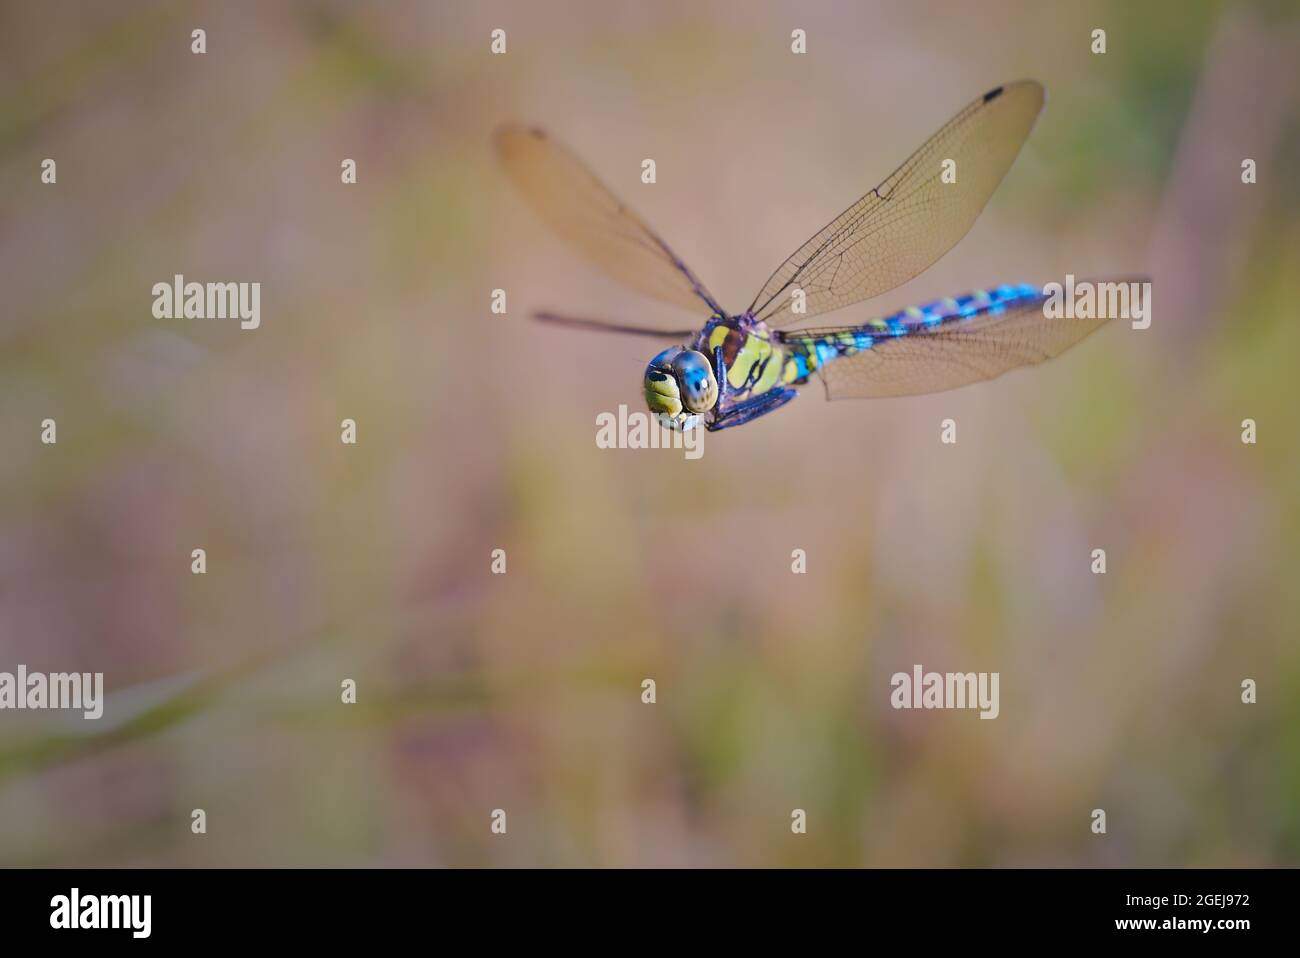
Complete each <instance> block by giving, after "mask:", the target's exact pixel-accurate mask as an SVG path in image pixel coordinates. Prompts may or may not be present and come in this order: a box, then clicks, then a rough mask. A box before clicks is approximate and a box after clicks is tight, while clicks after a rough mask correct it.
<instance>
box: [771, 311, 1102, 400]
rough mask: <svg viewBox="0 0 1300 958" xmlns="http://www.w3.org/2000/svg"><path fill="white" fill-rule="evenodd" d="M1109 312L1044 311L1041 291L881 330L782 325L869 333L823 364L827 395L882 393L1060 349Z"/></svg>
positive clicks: (989, 375)
mask: <svg viewBox="0 0 1300 958" xmlns="http://www.w3.org/2000/svg"><path fill="white" fill-rule="evenodd" d="M1105 323H1106V319H1064V318H1061V319H1049V318H1047V317H1046V316H1044V315H1043V297H1042V295H1041V294H1039V295H1038V296H1037V297H1035V298H1032V299H1022V300H1021V301H1020V302H1018V303H1016V304H1015V305H1005V306H1000V307H999V306H994V307H992V308H991V309H984V310H980V311H977V312H976V313H975V314H974V315H971V316H962V315H955V316H951V317H948V318H945V319H943V320H942V321H941V322H938V323H935V324H933V325H930V324H928V323H926V322H918V323H914V324H909V325H907V326H906V327H903V328H902V331H898V327H895V329H894V330H891V331H889V332H882V331H880V330H879V329H878V328H876V327H875V326H874V325H873V324H866V325H864V326H843V327H833V328H827V329H815V330H800V331H799V332H798V333H797V334H793V333H786V334H784V336H783V339H784V340H785V341H786V342H791V343H800V342H811V343H815V342H817V340H818V338H823V339H824V338H827V337H834V336H842V335H846V334H847V335H850V336H852V335H855V334H861V333H862V332H864V331H865V332H866V333H869V334H871V335H872V338H873V340H874V345H872V346H871V347H870V348H869V349H864V350H862V351H861V352H855V353H853V354H851V355H847V356H842V357H839V358H834V359H831V360H830V361H829V362H827V363H826V364H825V365H823V366H822V367H821V369H820V375H821V377H822V379H823V381H824V382H825V384H826V398H827V399H854V398H883V397H886V396H914V395H918V394H921V393H932V392H942V391H943V390H946V389H956V388H957V387H958V386H966V385H969V384H970V383H975V382H980V381H981V380H985V379H993V378H994V377H995V376H1001V375H1002V374H1003V373H1005V372H1008V371H1009V370H1012V369H1016V368H1017V367H1020V366H1030V365H1033V364H1035V363H1041V362H1043V361H1044V360H1047V359H1051V358H1052V357H1053V356H1057V355H1060V354H1061V353H1062V352H1064V351H1065V350H1066V349H1068V348H1070V347H1071V346H1073V345H1074V344H1075V343H1077V342H1079V341H1080V340H1081V339H1083V338H1084V337H1085V336H1087V335H1088V334H1089V333H1091V332H1092V331H1093V330H1095V329H1098V328H1100V327H1101V326H1103V325H1104V324H1105Z"/></svg>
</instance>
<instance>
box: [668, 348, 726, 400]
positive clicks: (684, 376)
mask: <svg viewBox="0 0 1300 958" xmlns="http://www.w3.org/2000/svg"><path fill="white" fill-rule="evenodd" d="M672 368H673V375H675V376H676V377H677V384H678V386H679V387H680V389H681V398H682V405H683V406H685V407H686V408H687V409H688V410H689V411H690V412H697V413H698V412H708V411H709V410H710V409H712V408H713V404H714V403H716V402H717V401H718V380H717V379H715V378H714V376H713V366H712V365H711V364H710V363H709V360H708V357H706V356H705V355H704V354H703V353H697V352H696V351H695V350H693V349H683V350H682V351H681V352H680V353H678V354H677V356H676V357H675V358H674V359H673V361H672Z"/></svg>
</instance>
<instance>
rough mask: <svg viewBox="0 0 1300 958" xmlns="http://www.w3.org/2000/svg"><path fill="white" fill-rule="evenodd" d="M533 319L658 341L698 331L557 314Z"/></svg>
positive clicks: (689, 334) (545, 314) (682, 337)
mask: <svg viewBox="0 0 1300 958" xmlns="http://www.w3.org/2000/svg"><path fill="white" fill-rule="evenodd" d="M533 319H537V320H540V321H541V322H543V323H551V324H552V325H555V326H568V327H570V328H572V329H590V330H592V331H594V332H598V333H625V334H627V335H631V336H654V337H657V338H659V339H664V338H666V337H679V338H681V339H686V338H687V337H689V336H694V335H695V334H696V333H698V332H699V330H698V329H653V328H651V327H648V326H632V325H629V324H626V323H611V322H609V321H608V320H604V319H586V318H583V317H578V316H560V315H558V314H557V313H533Z"/></svg>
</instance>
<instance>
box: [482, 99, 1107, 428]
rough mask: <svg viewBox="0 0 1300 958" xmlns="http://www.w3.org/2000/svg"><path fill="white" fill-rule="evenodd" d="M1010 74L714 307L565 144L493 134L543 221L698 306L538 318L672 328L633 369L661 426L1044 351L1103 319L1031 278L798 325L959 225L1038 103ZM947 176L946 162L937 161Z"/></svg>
mask: <svg viewBox="0 0 1300 958" xmlns="http://www.w3.org/2000/svg"><path fill="white" fill-rule="evenodd" d="M1044 99H1045V97H1044V91H1043V87H1042V86H1041V85H1040V84H1039V83H1037V82H1035V81H1033V80H1022V81H1019V82H1016V83H1010V84H1006V85H1003V86H999V87H996V88H995V89H992V90H989V91H988V92H987V93H985V94H984V95H983V96H980V97H979V98H977V99H976V100H975V101H973V102H972V103H969V104H967V105H966V106H965V107H964V108H963V109H962V110H961V111H960V112H958V113H957V115H956V116H954V117H952V119H950V120H949V121H948V122H947V123H945V124H944V125H943V126H942V127H941V128H940V129H939V130H938V132H936V133H935V134H934V135H933V136H931V137H930V138H929V139H928V140H926V141H925V142H924V143H923V144H922V145H921V146H920V147H919V148H918V149H917V150H916V151H915V152H914V153H913V154H912V155H911V156H910V157H908V159H907V160H906V161H905V162H904V163H903V164H902V165H901V166H899V167H898V169H896V170H895V171H894V172H893V173H891V174H890V175H889V176H888V177H886V178H885V179H884V180H883V181H882V182H881V183H880V184H879V185H878V186H876V187H875V188H873V189H872V190H871V191H870V192H868V193H867V194H866V195H865V196H863V197H861V198H860V199H859V200H858V201H857V202H856V203H854V204H853V205H852V206H850V207H849V208H848V209H846V210H845V211H844V212H843V213H841V214H840V215H839V216H837V217H835V219H833V220H831V221H830V222H829V223H828V224H826V226H824V227H823V228H822V229H820V230H818V231H817V233H816V234H814V235H813V236H812V237H811V238H810V239H809V240H808V241H807V242H805V243H804V244H803V245H802V246H800V247H799V248H798V249H797V250H795V251H794V252H793V253H792V254H791V255H790V256H789V258H788V259H786V261H785V262H783V263H782V264H781V265H780V266H778V267H777V268H776V270H775V271H774V272H773V273H772V275H771V276H770V277H769V278H768V280H767V282H766V283H764V284H763V287H762V289H760V290H759V291H758V294H757V295H756V296H755V297H754V299H753V301H752V302H751V303H750V304H749V306H748V307H746V308H745V310H744V311H743V312H740V313H729V312H727V311H726V310H724V309H723V308H722V307H721V306H720V305H719V304H718V301H717V300H716V299H715V298H714V296H713V294H712V293H710V292H709V290H708V289H707V288H706V287H705V285H704V284H703V283H702V282H701V281H700V279H699V278H698V277H697V276H696V274H695V273H694V272H693V271H692V270H691V269H690V268H689V267H688V266H687V265H686V264H685V263H684V262H683V261H682V260H681V258H680V257H679V256H677V254H676V253H674V252H673V250H672V249H671V247H669V246H668V244H667V243H666V242H664V240H663V239H662V238H660V236H659V234H658V233H656V232H655V231H654V230H652V229H651V228H650V227H649V226H648V225H647V224H646V222H645V221H644V220H642V219H641V218H640V217H639V216H638V215H637V214H636V213H634V212H633V211H632V210H631V209H630V208H629V207H627V206H626V205H624V204H623V203H622V202H621V201H620V200H619V199H618V198H617V197H615V195H614V194H613V193H612V192H610V190H609V189H608V188H607V187H606V186H605V185H604V184H603V183H601V181H600V180H599V179H597V178H596V176H595V175H594V174H593V173H592V172H591V171H590V170H589V169H588V168H587V167H586V166H584V165H583V164H582V162H581V161H579V160H578V159H577V157H576V156H574V155H573V154H572V153H571V152H570V151H569V150H567V149H565V148H564V147H563V146H561V145H560V144H558V143H557V142H555V141H554V140H553V139H551V138H550V137H549V136H548V135H547V134H546V133H545V132H544V131H542V130H540V129H537V128H535V127H524V126H518V125H507V126H504V127H501V128H500V129H498V130H497V131H496V132H495V133H494V134H493V141H494V147H495V151H496V155H497V158H498V160H499V161H500V163H501V165H502V166H503V168H504V170H505V172H506V174H507V176H508V177H509V179H510V180H511V181H512V182H513V184H514V186H515V187H516V188H517V189H518V191H519V193H520V195H521V196H522V197H523V198H524V199H525V200H526V201H527V203H528V205H530V206H531V207H532V209H533V210H534V212H536V213H537V215H538V216H539V217H540V218H541V220H542V221H543V222H544V223H545V224H546V225H547V226H549V227H550V228H551V230H553V231H554V232H555V233H556V234H557V235H558V236H559V237H560V238H562V239H564V240H566V241H567V242H568V243H569V244H570V245H571V246H573V247H574V248H575V249H576V250H577V251H578V252H579V253H581V254H582V255H583V256H584V257H585V258H586V259H587V260H589V261H590V262H591V263H592V264H594V265H595V266H596V267H597V268H599V269H600V270H601V271H603V272H604V273H605V274H606V275H608V276H609V277H610V278H612V279H614V280H616V281H618V282H619V283H621V284H622V285H624V286H626V287H628V288H629V289H632V290H635V291H637V292H639V293H642V294H644V295H646V296H649V297H651V298H654V299H657V300H659V301H661V302H666V303H668V304H670V305H673V306H678V307H683V308H685V309H688V310H692V311H696V312H702V311H703V310H706V309H707V311H708V312H707V319H706V320H704V322H703V325H702V326H701V327H700V328H698V329H695V328H685V329H674V328H665V327H664V326H661V325H656V324H648V325H631V324H625V323H620V322H613V321H610V320H606V319H594V318H581V317H575V316H569V315H562V314H558V313H554V312H538V313H535V314H534V316H535V318H536V319H539V320H542V321H544V322H548V323H553V324H557V325H561V326H567V327H573V328H578V329H584V330H595V331H602V332H609V333H619V334H623V335H635V336H649V337H660V338H662V339H668V340H674V339H675V340H678V344H677V345H672V346H669V347H668V348H666V349H664V350H663V351H661V352H659V353H658V354H657V355H656V356H655V357H654V358H653V359H651V360H650V363H649V365H648V366H647V367H646V370H645V377H644V393H645V399H646V404H647V406H648V407H649V410H650V412H651V413H653V414H654V415H656V416H657V417H658V419H659V420H660V422H662V423H663V425H665V426H667V427H669V428H672V429H676V430H687V429H694V428H697V427H699V426H701V425H703V427H704V428H706V429H708V430H710V431H716V430H721V429H729V428H733V427H735V426H740V425H743V424H744V423H747V422H750V421H752V420H754V419H757V418H759V417H760V416H765V415H767V414H768V413H771V412H773V411H775V410H777V409H779V408H781V407H782V406H784V405H785V404H786V403H788V402H790V401H791V400H792V399H794V398H795V396H797V395H798V393H799V389H800V387H802V386H805V385H807V384H808V383H809V382H810V381H811V380H812V379H813V378H814V377H816V378H819V379H820V380H821V381H822V383H823V385H824V387H825V392H826V397H827V399H831V400H836V399H845V398H873V397H891V396H907V395H917V394H922V393H931V392H939V391H942V390H948V389H955V388H957V387H960V386H965V385H969V384H971V383H975V382H979V381H982V380H987V379H992V378H994V377H996V376H1000V375H1002V374H1003V373H1005V372H1007V371H1009V370H1012V369H1015V368H1017V367H1021V366H1026V365H1030V364H1034V363H1039V362H1042V361H1044V360H1047V359H1050V358H1052V357H1054V356H1057V355H1058V354H1060V353H1061V352H1063V351H1064V350H1065V349H1067V348H1069V347H1070V346H1072V345H1073V344H1075V343H1077V342H1079V341H1080V340H1082V339H1083V338H1084V337H1086V336H1087V335H1088V334H1090V333H1091V332H1093V331H1094V330H1096V329H1097V328H1098V327H1100V326H1101V325H1102V324H1103V323H1104V322H1105V321H1106V319H1105V318H1086V317H1079V318H1075V317H1070V318H1055V317H1053V318H1048V316H1047V315H1046V313H1047V311H1046V310H1044V308H1043V306H1044V302H1045V301H1046V298H1047V295H1046V294H1045V293H1044V291H1043V290H1042V289H1040V288H1039V287H1038V286H1036V285H1034V284H1029V283H1020V284H1009V285H1008V284H1004V285H999V286H995V287H991V288H987V289H979V290H975V291H974V292H970V293H967V294H965V295H961V296H952V297H947V298H944V299H937V300H934V301H932V302H928V303H925V304H923V305H920V306H912V307H909V308H907V309H904V310H901V311H899V312H895V313H893V314H891V315H887V316H883V317H879V318H876V319H872V320H869V321H867V322H863V323H855V324H851V325H842V326H823V327H817V328H806V327H804V328H797V327H800V324H802V323H804V322H806V321H808V320H810V319H812V318H814V317H816V316H819V315H822V314H824V313H829V312H831V311H833V310H837V309H840V308H842V307H845V306H849V305H851V304H853V303H857V302H860V301H863V300H866V299H870V298H872V297H875V296H878V295H880V294H882V293H885V292H887V291H888V290H890V289H893V288H894V287H896V286H899V285H900V284H902V283H904V282H906V281H907V280H909V279H912V278H913V277H915V276H916V275H918V274H919V273H921V272H922V271H924V270H925V269H927V268H928V267H929V266H930V265H932V264H933V263H934V262H935V261H936V260H938V259H939V258H940V257H941V256H943V255H944V254H945V253H947V252H948V250H950V249H952V247H953V246H955V245H956V244H957V243H958V241H960V240H961V238H962V237H963V236H965V235H966V233H967V232H968V231H969V230H970V228H971V226H972V225H973V224H974V222H975V220H976V218H977V217H978V216H979V214H980V212H981V211H982V210H983V209H984V207H985V205H986V204H987V203H988V200H989V198H990V197H991V196H992V194H993V191H994V190H995V189H996V188H997V186H998V184H999V183H1000V182H1002V179H1003V177H1004V176H1005V175H1006V173H1007V171H1008V170H1009V169H1010V167H1011V164H1012V163H1013V162H1014V161H1015V158H1016V156H1017V155H1018V154H1019V152H1020V149H1021V146H1022V145H1023V144H1024V142H1025V140H1026V138H1027V137H1028V135H1029V132H1030V130H1031V129H1032V127H1033V125H1034V121H1035V120H1036V119H1037V117H1038V114H1039V112H1040V111H1041V110H1042V107H1043V103H1044ZM945 174H947V175H945Z"/></svg>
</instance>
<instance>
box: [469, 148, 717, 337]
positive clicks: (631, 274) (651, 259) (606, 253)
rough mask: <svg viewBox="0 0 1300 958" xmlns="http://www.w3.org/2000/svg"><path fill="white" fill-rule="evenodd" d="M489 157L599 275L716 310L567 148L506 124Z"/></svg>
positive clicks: (678, 262) (679, 303) (671, 254)
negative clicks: (494, 151) (498, 162)
mask: <svg viewBox="0 0 1300 958" xmlns="http://www.w3.org/2000/svg"><path fill="white" fill-rule="evenodd" d="M492 139H493V144H494V145H495V147H496V152H497V157H498V158H499V159H500V161H501V165H502V166H503V167H504V168H505V171H506V173H507V174H508V175H509V177H510V179H511V180H512V181H513V182H514V184H515V186H516V187H518V188H519V191H520V193H521V194H522V195H523V197H524V199H526V200H527V201H528V203H529V205H530V206H532V208H533V210H534V211H536V213H537V214H538V216H540V217H541V218H542V221H543V222H544V223H546V225H547V226H549V227H550V228H551V229H552V230H554V231H555V232H556V233H557V234H558V235H559V236H560V237H562V238H563V239H565V240H567V241H568V242H569V243H570V244H571V245H572V246H573V247H574V248H575V249H577V250H578V251H579V252H580V253H582V255H583V256H585V257H586V258H587V259H588V260H589V261H590V262H592V263H593V264H595V265H596V266H597V267H599V268H600V269H601V270H602V271H603V272H604V273H605V274H606V275H608V276H610V277H612V278H613V279H616V280H618V281H619V282H620V283H622V284H623V285H625V286H628V287H630V288H631V289H634V290H636V291H637V292H640V293H644V294H645V295H647V296H652V297H654V298H655V299H658V300H660V301H662V302H666V303H671V304H672V305H674V306H681V307H683V308H685V309H689V310H691V311H692V312H698V311H699V309H700V307H701V306H703V307H705V308H707V309H709V310H710V311H712V312H714V313H720V312H722V310H721V309H720V308H719V307H718V304H717V302H716V301H715V300H714V298H713V296H712V295H710V293H709V291H708V290H707V289H705V288H704V284H703V283H701V282H700V281H699V279H697V278H696V276H695V274H694V273H692V272H691V271H690V270H689V269H688V268H687V267H686V264H685V263H683V262H682V261H681V260H680V259H678V258H677V254H676V253H674V252H673V251H672V250H671V249H669V247H668V244H667V243H665V242H664V241H663V240H662V239H660V238H659V237H658V235H656V234H655V232H654V231H653V230H651V229H650V227H649V226H647V225H646V224H645V223H644V222H643V221H642V220H641V218H640V217H638V216H637V215H636V214H635V213H633V212H632V211H631V210H630V209H628V208H627V207H626V206H624V205H623V204H622V203H620V202H619V200H618V198H617V197H616V196H614V194H613V193H611V192H610V191H609V190H608V189H607V188H606V187H605V185H604V184H603V183H601V182H600V181H599V180H598V179H596V177H595V176H594V175H592V173H591V171H590V170H588V169H587V168H586V167H585V166H583V165H582V163H581V162H580V161H579V160H578V159H577V157H575V156H574V155H573V154H572V153H570V152H569V151H568V150H566V149H565V148H564V147H562V146H560V145H559V144H558V143H556V142H555V141H553V140H551V139H550V138H549V137H548V136H547V135H546V134H545V133H544V132H542V131H541V130H538V129H526V128H524V127H519V126H506V127H502V128H501V129H499V130H497V132H496V133H495V134H494V135H493V138H492Z"/></svg>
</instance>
